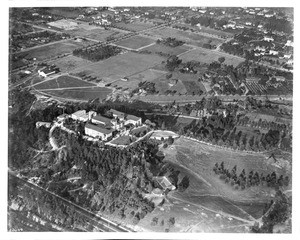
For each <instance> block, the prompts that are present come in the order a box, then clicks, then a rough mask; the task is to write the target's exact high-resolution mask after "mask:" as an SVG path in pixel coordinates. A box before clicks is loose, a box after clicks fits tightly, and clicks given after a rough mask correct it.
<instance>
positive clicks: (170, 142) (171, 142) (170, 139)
mask: <svg viewBox="0 0 300 240" xmlns="http://www.w3.org/2000/svg"><path fill="white" fill-rule="evenodd" d="M167 142H168V144H169V145H172V144H173V142H174V139H173V138H172V136H169V137H168V141H167Z"/></svg>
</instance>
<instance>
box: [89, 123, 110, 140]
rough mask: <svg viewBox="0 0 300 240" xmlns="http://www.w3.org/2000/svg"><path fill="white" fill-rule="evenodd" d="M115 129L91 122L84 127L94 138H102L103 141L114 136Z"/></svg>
mask: <svg viewBox="0 0 300 240" xmlns="http://www.w3.org/2000/svg"><path fill="white" fill-rule="evenodd" d="M113 131H114V130H113V129H107V128H103V127H100V126H99V125H94V124H91V123H87V124H86V125H85V128H84V132H85V134H86V135H88V136H91V137H94V138H100V139H101V140H103V141H106V140H107V139H108V138H109V137H112V133H113Z"/></svg>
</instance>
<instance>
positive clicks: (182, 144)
mask: <svg viewBox="0 0 300 240" xmlns="http://www.w3.org/2000/svg"><path fill="white" fill-rule="evenodd" d="M164 151H165V153H166V160H167V161H170V162H172V163H174V164H178V165H180V166H181V167H183V168H185V169H187V170H188V171H191V173H192V175H194V176H197V177H198V178H200V179H202V181H203V187H201V189H198V188H197V187H196V186H195V188H194V189H193V187H192V188H191V189H190V191H191V192H193V191H194V194H196V192H197V194H198V195H199V194H201V193H203V194H214V195H218V196H222V197H225V198H226V199H230V200H233V201H241V202H247V201H250V200H251V201H264V200H266V199H268V198H269V196H270V193H271V192H272V191H273V192H274V189H273V190H272V189H271V188H266V187H261V186H259V187H251V188H247V189H246V190H243V191H240V190H234V189H233V188H232V187H231V186H230V185H229V184H225V183H224V182H223V181H222V180H220V179H219V178H218V176H217V175H215V173H214V172H213V171H212V168H213V166H214V164H215V163H216V162H218V163H221V162H222V161H224V166H225V167H226V168H228V169H232V168H233V167H234V166H235V165H237V172H238V173H240V172H241V171H242V170H243V169H245V171H246V174H248V173H249V172H250V171H251V170H253V171H257V172H258V173H259V174H260V173H264V174H265V175H267V174H269V173H272V172H273V171H275V172H276V174H277V175H278V176H279V175H281V174H283V175H290V174H291V167H290V166H288V165H287V167H285V168H283V167H278V165H276V164H275V163H274V160H273V159H268V158H269V156H270V153H269V154H266V155H265V154H261V153H256V154H249V153H245V152H235V151H231V150H226V149H222V148H217V147H214V146H210V145H206V144H202V143H197V142H195V141H192V140H188V139H185V138H182V137H181V138H179V139H178V140H176V141H175V142H174V144H173V146H172V147H171V148H169V149H167V150H164ZM275 156H276V157H278V159H279V160H278V161H285V162H286V161H291V155H284V156H283V155H280V153H279V152H276V153H275Z"/></svg>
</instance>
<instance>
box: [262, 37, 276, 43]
mask: <svg viewBox="0 0 300 240" xmlns="http://www.w3.org/2000/svg"><path fill="white" fill-rule="evenodd" d="M264 41H267V42H273V41H274V38H272V37H268V36H265V37H264Z"/></svg>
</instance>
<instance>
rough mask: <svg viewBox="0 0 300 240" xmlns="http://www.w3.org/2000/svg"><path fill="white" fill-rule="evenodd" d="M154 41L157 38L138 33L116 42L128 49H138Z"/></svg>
mask: <svg viewBox="0 0 300 240" xmlns="http://www.w3.org/2000/svg"><path fill="white" fill-rule="evenodd" d="M154 42H155V40H153V39H151V38H147V37H144V36H139V35H136V36H133V37H131V38H127V39H124V40H121V41H118V42H116V43H115V44H116V45H117V46H119V47H124V48H126V49H134V50H137V49H140V48H143V47H146V46H148V45H150V44H153V43H154Z"/></svg>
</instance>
